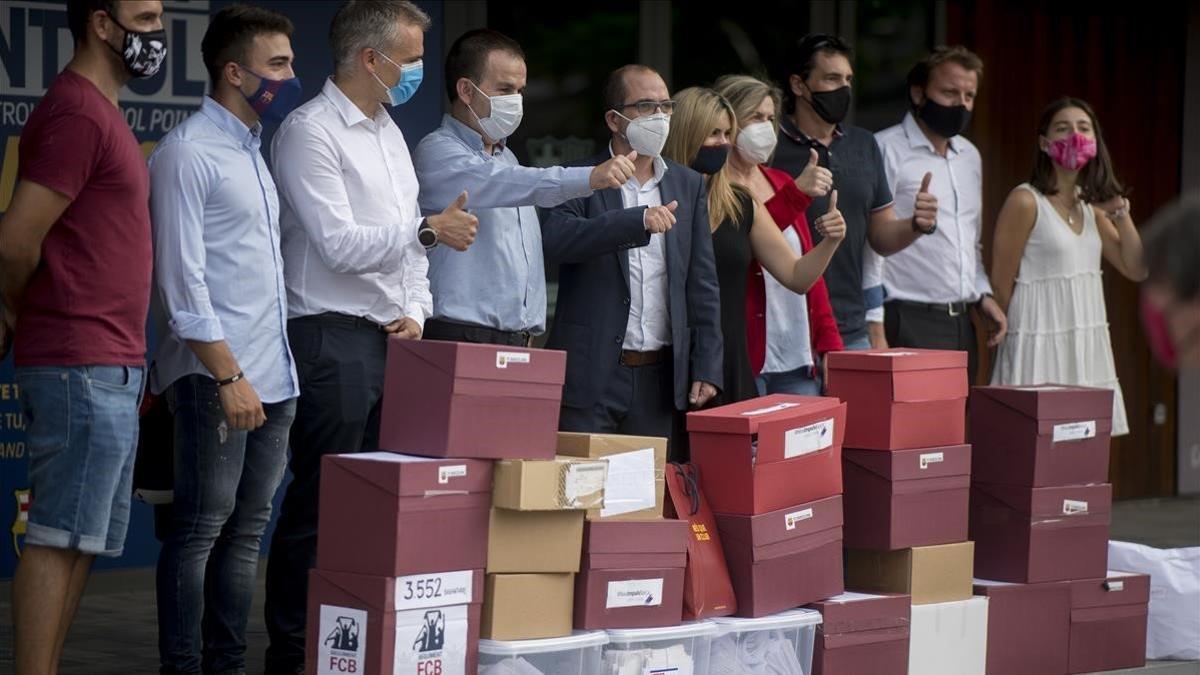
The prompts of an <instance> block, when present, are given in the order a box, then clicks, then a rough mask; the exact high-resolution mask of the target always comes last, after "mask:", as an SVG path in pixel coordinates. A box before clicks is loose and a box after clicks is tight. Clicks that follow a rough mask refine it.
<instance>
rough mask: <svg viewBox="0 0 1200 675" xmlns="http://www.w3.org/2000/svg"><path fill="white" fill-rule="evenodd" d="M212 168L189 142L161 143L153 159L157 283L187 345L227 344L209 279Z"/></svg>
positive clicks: (175, 328)
mask: <svg viewBox="0 0 1200 675" xmlns="http://www.w3.org/2000/svg"><path fill="white" fill-rule="evenodd" d="M212 169H213V167H209V166H207V165H206V164H205V162H204V160H203V159H202V158H201V157H200V156H199V155H198V154H197V153H195V152H194V151H193V150H192V148H191V147H190V146H189V144H188V143H187V142H184V141H174V142H171V141H168V142H167V143H164V144H161V145H159V146H158V148H157V149H156V151H155V152H154V154H153V155H151V157H150V216H151V221H152V225H153V230H154V273H155V280H156V283H157V286H158V292H159V294H160V297H161V298H162V303H163V307H164V308H165V309H166V312H167V317H168V324H169V326H170V327H171V331H172V332H173V333H174V334H175V335H176V336H178V337H179V338H180V339H181V340H193V341H196V342H218V341H220V340H224V339H225V333H224V331H223V330H222V329H221V321H220V319H218V318H217V315H216V312H215V311H214V310H213V306H212V301H211V300H210V298H209V289H208V283H207V281H206V279H205V276H204V269H205V248H204V203H205V200H206V198H207V195H208V190H209V187H210V184H211V179H212Z"/></svg>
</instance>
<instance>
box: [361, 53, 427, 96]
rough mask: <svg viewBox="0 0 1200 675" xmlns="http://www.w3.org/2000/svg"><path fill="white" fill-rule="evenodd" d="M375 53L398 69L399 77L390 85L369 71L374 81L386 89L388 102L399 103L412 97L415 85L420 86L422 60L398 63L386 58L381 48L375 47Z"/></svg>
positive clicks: (415, 90)
mask: <svg viewBox="0 0 1200 675" xmlns="http://www.w3.org/2000/svg"><path fill="white" fill-rule="evenodd" d="M375 53H376V54H378V55H380V56H382V57H383V58H384V59H385V60H386V61H387V62H388V63H390V64H392V65H393V66H396V67H397V68H399V69H400V79H399V80H398V81H397V82H396V84H394V85H392V86H390V87H389V86H387V85H386V84H384V83H383V80H381V79H379V76H378V75H376V74H375V73H371V74H372V75H373V76H374V77H375V81H376V82H378V83H379V85H380V86H381V87H383V88H384V89H386V90H387V94H388V103H391V104H392V105H401V104H403V103H406V102H408V99H410V98H412V97H413V94H415V93H417V87H420V86H421V78H422V76H424V74H425V66H424V62H423V61H414V62H413V63H406V64H404V65H400V64H399V63H396V62H395V61H393V60H391V59H390V58H388V55H387V54H384V53H383V52H382V51H381V50H378V49H376V50H375Z"/></svg>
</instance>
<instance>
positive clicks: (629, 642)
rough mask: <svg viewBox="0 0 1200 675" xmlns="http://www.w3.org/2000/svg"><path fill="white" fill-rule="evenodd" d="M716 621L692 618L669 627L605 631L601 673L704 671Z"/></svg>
mask: <svg viewBox="0 0 1200 675" xmlns="http://www.w3.org/2000/svg"><path fill="white" fill-rule="evenodd" d="M716 634H717V625H716V624H714V623H709V622H708V621H696V622H694V623H685V624H681V625H678V626H671V627H669V628H631V629H620V630H618V629H612V630H609V631H608V644H607V645H605V646H604V658H603V663H602V664H601V667H602V668H603V673H604V675H649V674H653V675H658V674H659V673H663V674H668V673H669V675H707V673H708V650H709V646H710V645H711V643H712V639H713V637H714V636H715V635H716Z"/></svg>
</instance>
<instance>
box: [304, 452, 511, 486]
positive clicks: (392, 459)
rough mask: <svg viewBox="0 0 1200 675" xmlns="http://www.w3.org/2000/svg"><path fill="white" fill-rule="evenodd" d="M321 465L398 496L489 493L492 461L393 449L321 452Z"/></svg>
mask: <svg viewBox="0 0 1200 675" xmlns="http://www.w3.org/2000/svg"><path fill="white" fill-rule="evenodd" d="M321 461H322V462H324V465H323V467H322V469H323V470H325V467H329V466H332V465H337V467H338V468H341V469H343V470H345V471H348V472H350V473H352V474H354V475H355V476H357V477H359V478H361V479H362V480H363V481H364V482H367V483H370V484H372V485H376V486H378V487H380V488H382V489H384V490H386V491H387V492H388V493H389V494H394V495H397V496H400V497H437V496H441V495H461V494H476V493H486V494H490V493H491V490H492V463H491V462H490V461H487V460H480V459H442V458H431V457H416V456H414V455H402V454H400V453H396V452H360V453H353V454H347V455H325V456H324V457H322V458H321Z"/></svg>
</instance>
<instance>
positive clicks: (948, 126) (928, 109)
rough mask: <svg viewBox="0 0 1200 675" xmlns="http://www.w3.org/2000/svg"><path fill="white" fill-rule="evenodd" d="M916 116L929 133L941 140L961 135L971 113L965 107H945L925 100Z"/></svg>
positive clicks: (929, 99)
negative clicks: (927, 128) (939, 137)
mask: <svg viewBox="0 0 1200 675" xmlns="http://www.w3.org/2000/svg"><path fill="white" fill-rule="evenodd" d="M917 116H918V117H920V118H921V121H922V122H924V123H925V126H927V127H929V130H930V131H932V132H933V133H935V134H937V135H938V136H941V137H942V138H954V137H955V136H957V135H959V134H961V133H962V132H963V129H966V128H967V123H968V122H970V121H971V111H970V110H967V107H966V106H965V105H956V106H945V105H942V104H941V103H938V102H937V101H934V100H933V99H931V98H926V99H925V102H924V103H922V104H921V107H919V108H917Z"/></svg>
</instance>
